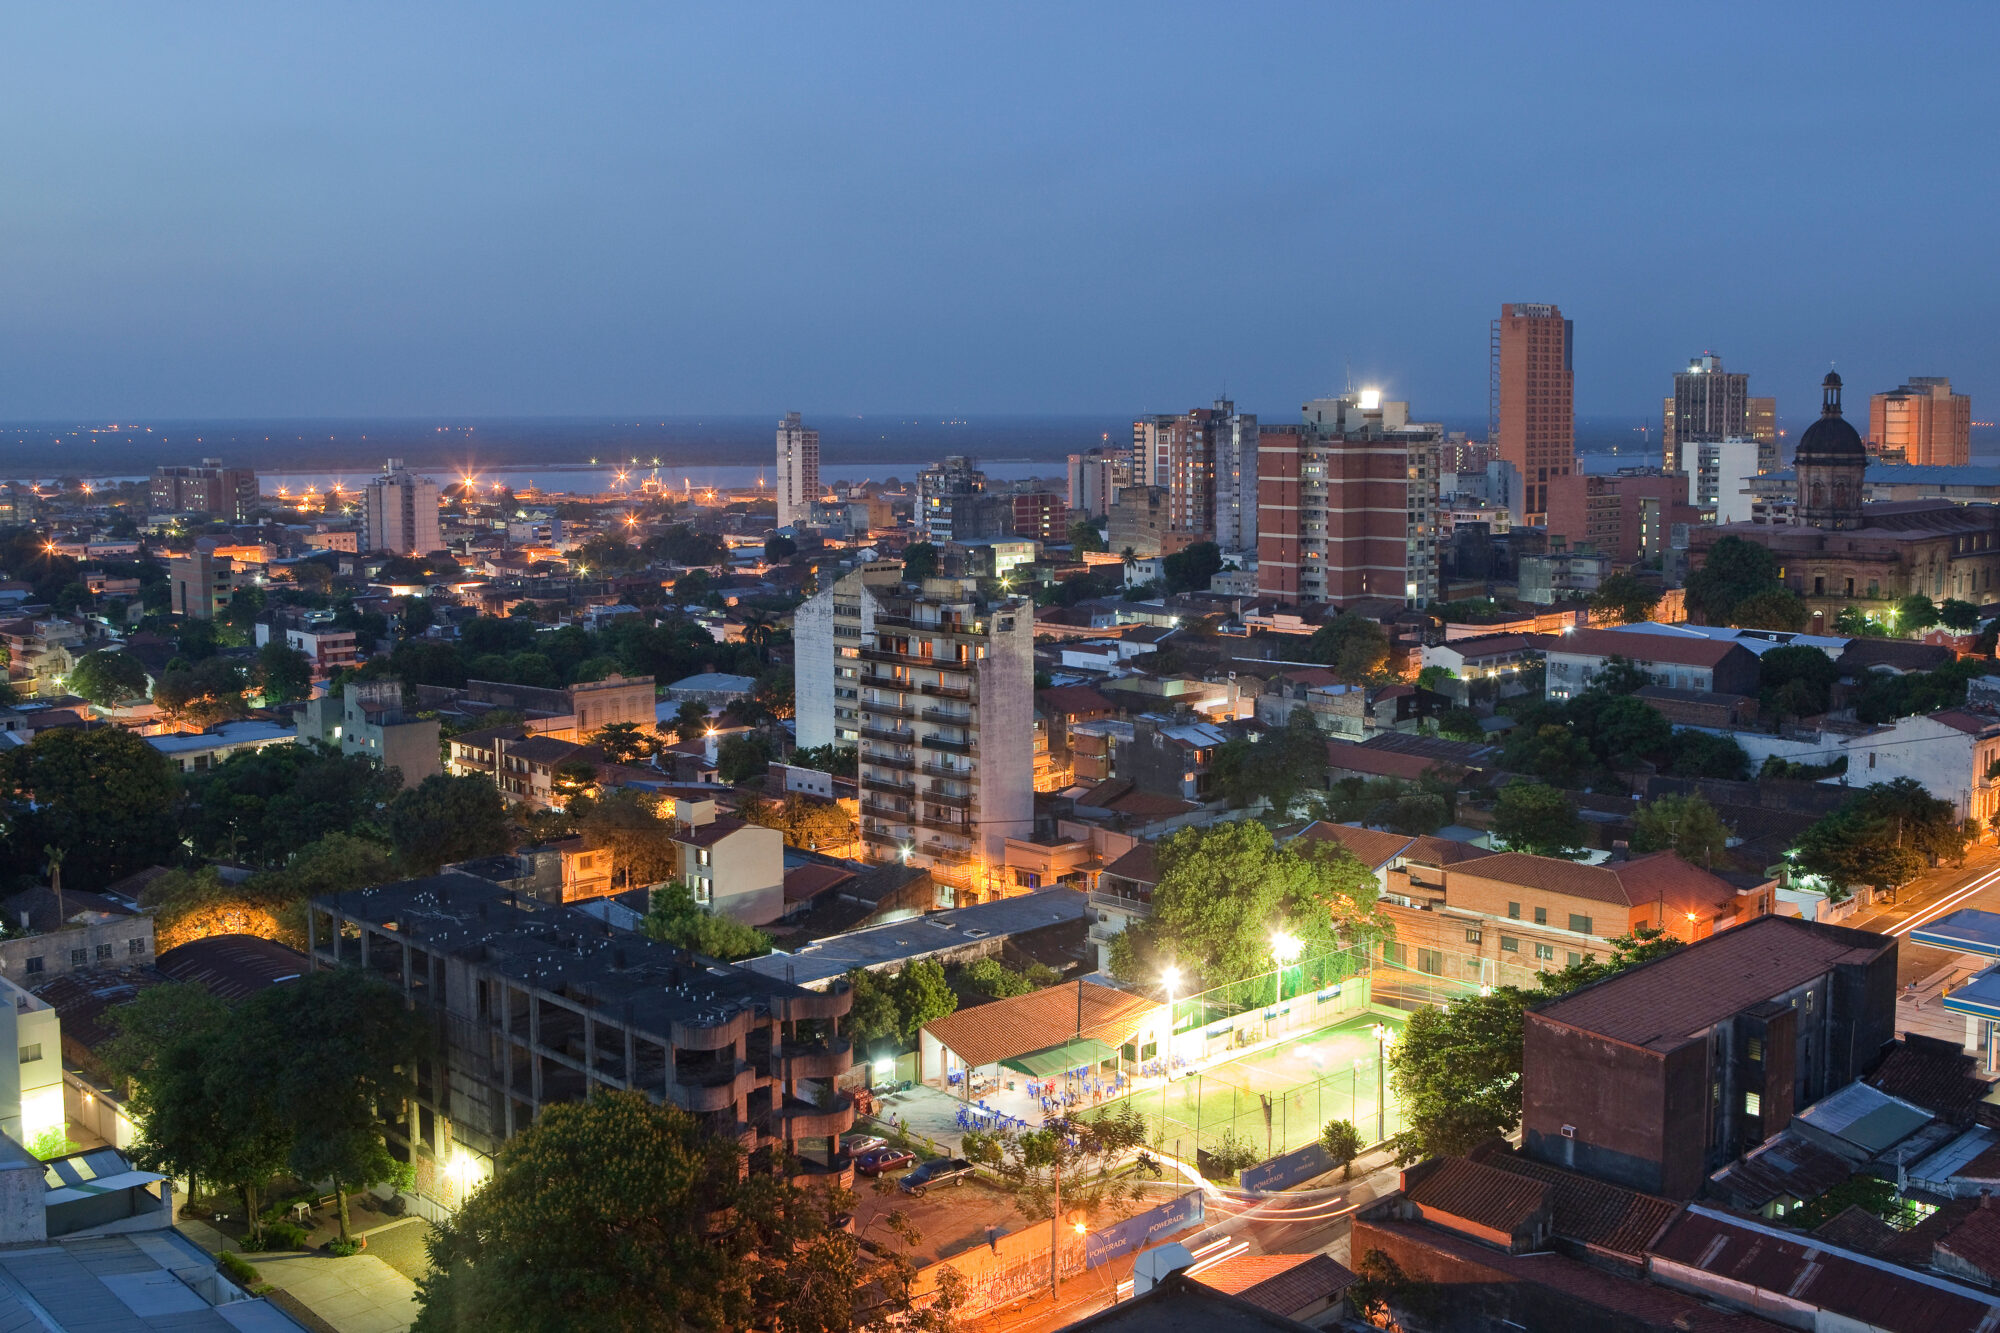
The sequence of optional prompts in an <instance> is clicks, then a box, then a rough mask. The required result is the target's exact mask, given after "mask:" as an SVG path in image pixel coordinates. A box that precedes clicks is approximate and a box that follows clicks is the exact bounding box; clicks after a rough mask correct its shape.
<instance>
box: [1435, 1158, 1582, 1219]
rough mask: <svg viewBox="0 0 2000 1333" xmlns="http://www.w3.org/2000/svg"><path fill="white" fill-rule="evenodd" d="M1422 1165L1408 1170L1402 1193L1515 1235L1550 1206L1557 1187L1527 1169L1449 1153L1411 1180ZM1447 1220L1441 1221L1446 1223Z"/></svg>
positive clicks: (1446, 1211) (1447, 1212) (1436, 1210)
mask: <svg viewBox="0 0 2000 1333" xmlns="http://www.w3.org/2000/svg"><path fill="white" fill-rule="evenodd" d="M1420 1170H1421V1168H1412V1169H1411V1170H1409V1171H1405V1172H1404V1173H1403V1180H1404V1182H1405V1183H1404V1186H1403V1194H1404V1196H1405V1197H1406V1198H1408V1199H1409V1201H1410V1202H1411V1203H1414V1204H1416V1205H1417V1207H1419V1208H1421V1209H1423V1210H1424V1211H1425V1212H1426V1213H1441V1214H1446V1215H1448V1216H1451V1217H1456V1218H1464V1219H1465V1220H1466V1221H1468V1222H1472V1223H1475V1224H1477V1225H1478V1226H1481V1227H1485V1228H1488V1229H1489V1230H1492V1231H1496V1232H1498V1233H1499V1234H1501V1235H1503V1236H1512V1235H1514V1234H1516V1233H1517V1232H1519V1231H1520V1230H1521V1228H1523V1227H1525V1226H1526V1225H1527V1224H1528V1223H1529V1222H1530V1221H1532V1220H1533V1219H1534V1217H1535V1215H1536V1214H1537V1213H1540V1212H1542V1211H1544V1210H1545V1209H1548V1208H1549V1207H1550V1206H1551V1202H1552V1196H1553V1193H1554V1192H1553V1190H1552V1189H1551V1188H1550V1187H1549V1186H1548V1185H1547V1184H1546V1183H1544V1182H1542V1181H1539V1180H1530V1179H1529V1178H1528V1177H1527V1176H1525V1175H1520V1174H1517V1173H1515V1172H1512V1171H1502V1170H1500V1169H1499V1168H1498V1167H1492V1166H1484V1165H1481V1164H1480V1163H1478V1162H1472V1161H1467V1160H1466V1159H1465V1158H1463V1157H1447V1158H1444V1159H1442V1160H1441V1161H1439V1162H1437V1163H1436V1165H1434V1166H1432V1167H1431V1168H1430V1170H1429V1172H1428V1174H1422V1175H1421V1176H1420V1178H1418V1179H1417V1180H1415V1182H1414V1183H1411V1177H1412V1176H1417V1175H1418V1174H1419V1171H1420ZM1441 1225H1442V1224H1441Z"/></svg>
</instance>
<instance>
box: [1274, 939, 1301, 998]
mask: <svg viewBox="0 0 2000 1333" xmlns="http://www.w3.org/2000/svg"><path fill="white" fill-rule="evenodd" d="M1304 948H1305V943H1304V941H1302V940H1300V939H1299V937H1298V936H1296V935H1294V934H1292V932H1290V931H1289V930H1280V931H1277V932H1276V933H1274V934H1273V935H1272V936H1271V957H1272V958H1273V959H1275V960H1276V961H1277V964H1278V970H1277V972H1276V973H1275V974H1274V979H1275V981H1276V984H1275V985H1274V986H1273V987H1272V994H1271V1003H1272V1004H1276V1003H1278V1002H1279V1001H1280V1000H1282V999H1284V998H1285V969H1286V968H1288V967H1290V966H1291V965H1292V964H1293V963H1295V962H1297V961H1298V958H1299V954H1300V952H1301V951H1302V950H1303V949H1304Z"/></svg>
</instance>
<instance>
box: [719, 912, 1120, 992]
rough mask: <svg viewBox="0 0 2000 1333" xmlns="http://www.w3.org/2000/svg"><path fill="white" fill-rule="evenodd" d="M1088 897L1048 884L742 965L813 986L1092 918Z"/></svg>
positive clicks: (872, 928) (832, 936)
mask: <svg viewBox="0 0 2000 1333" xmlns="http://www.w3.org/2000/svg"><path fill="white" fill-rule="evenodd" d="M1090 915H1091V911H1090V900H1089V898H1088V897H1087V896H1086V895H1085V894H1082V893H1079V892H1078V891H1077V890H1075V889H1064V888H1050V889H1041V890H1038V891H1037V892H1034V893H1026V894H1022V895H1020V896H1019V897H1015V898H1000V899H996V900H995V901H993V902H990V903H980V904H978V905H976V906H973V907H954V908H951V909H949V910H947V911H943V912H931V913H928V914H926V915H923V916H913V917H910V918H908V919H906V920H903V921H893V922H890V923H889V924H888V925H885V926H869V927H867V928H866V929H863V930H850V931H847V932H846V933H845V934H841V935H829V936H827V937H826V938H825V939H822V940H815V941H814V942H813V943H811V944H808V945H804V946H802V947H801V948H800V949H799V950H798V952H796V953H771V954H766V955H764V956H763V957H762V958H750V959H745V960H744V961H743V962H742V963H740V964H738V966H739V967H742V968H746V969H748V970H750V971H753V972H759V973H762V974H763V975H765V976H768V977H778V978H789V979H790V980H792V981H794V982H796V983H797V984H799V985H801V986H812V985H816V984H818V983H820V982H823V981H827V980H829V979H831V978H833V977H838V976H844V975H845V974H847V973H848V972H851V971H853V970H854V969H855V968H857V967H861V968H876V967H886V966H889V965H891V964H896V963H908V962H913V961H915V960H916V959H919V958H927V957H929V956H930V955H932V954H935V953H944V952H947V951H949V950H953V949H962V948H964V947H965V946H967V945H968V944H976V943H978V942H979V941H980V940H997V939H1005V938H1006V937H1008V936H1010V935H1020V934H1025V933H1026V932H1028V931H1031V930H1040V929H1041V928H1042V927H1044V926H1053V925H1061V924H1063V923H1066V922H1074V921H1083V920H1086V919H1087V918H1089V917H1090Z"/></svg>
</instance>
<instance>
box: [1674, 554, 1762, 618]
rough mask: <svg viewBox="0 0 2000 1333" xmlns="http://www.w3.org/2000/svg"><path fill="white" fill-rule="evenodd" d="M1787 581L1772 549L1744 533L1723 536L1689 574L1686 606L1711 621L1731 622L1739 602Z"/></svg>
mask: <svg viewBox="0 0 2000 1333" xmlns="http://www.w3.org/2000/svg"><path fill="white" fill-rule="evenodd" d="M1783 586H1784V585H1783V584H1782V583H1781V582H1780V581H1779V579H1778V561H1777V557H1776V556H1773V555H1772V554H1771V552H1770V550H1769V549H1768V548H1766V547H1763V546H1760V545H1758V544H1757V543H1756V542H1753V541H1748V540H1746V539H1744V538H1742V537H1721V538H1718V539H1717V540H1716V543H1715V544H1714V545H1713V546H1711V547H1709V548H1708V557H1707V558H1706V559H1705V560H1703V561H1702V565H1701V568H1700V569H1697V570H1695V571H1694V572H1693V573H1691V574H1689V575H1688V577H1687V608H1688V610H1689V611H1692V612H1695V613H1697V614H1699V615H1700V616H1701V617H1702V619H1703V621H1704V622H1705V623H1707V624H1710V625H1727V624H1731V623H1732V621H1731V619H1730V617H1731V616H1732V615H1733V614H1734V613H1735V611H1736V607H1737V604H1738V603H1739V602H1742V601H1744V600H1746V599H1748V598H1751V597H1755V596H1758V595H1759V594H1762V593H1768V592H1772V591H1774V590H1777V589H1780V588H1782V587H1783Z"/></svg>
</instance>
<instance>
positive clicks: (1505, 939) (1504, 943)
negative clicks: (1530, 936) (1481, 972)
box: [1500, 935, 1521, 953]
mask: <svg viewBox="0 0 2000 1333" xmlns="http://www.w3.org/2000/svg"><path fill="white" fill-rule="evenodd" d="M1500 951H1501V952H1502V953H1519V952H1521V941H1519V940H1517V939H1515V938H1514V937H1513V936H1512V935H1502V936H1501V937H1500Z"/></svg>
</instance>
